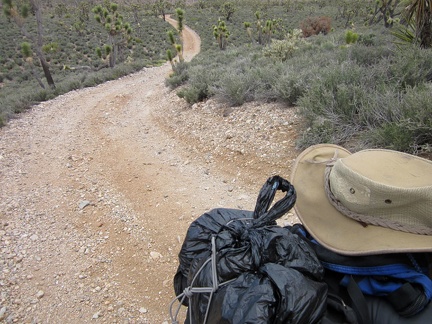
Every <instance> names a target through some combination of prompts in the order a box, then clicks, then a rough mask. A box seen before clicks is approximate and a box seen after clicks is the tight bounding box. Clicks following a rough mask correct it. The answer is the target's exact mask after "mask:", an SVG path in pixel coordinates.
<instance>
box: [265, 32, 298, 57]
mask: <svg viewBox="0 0 432 324" xmlns="http://www.w3.org/2000/svg"><path fill="white" fill-rule="evenodd" d="M304 44H305V40H304V38H303V37H302V31H301V30H300V29H294V30H293V31H291V32H289V33H288V34H287V35H286V36H285V39H283V40H277V39H276V40H273V41H272V42H271V44H270V45H269V46H267V47H265V48H264V50H263V53H264V56H268V57H270V58H273V59H275V60H277V61H281V62H285V61H286V60H288V59H289V58H291V57H292V56H293V54H294V52H295V51H296V50H298V49H299V47H300V46H302V45H304Z"/></svg>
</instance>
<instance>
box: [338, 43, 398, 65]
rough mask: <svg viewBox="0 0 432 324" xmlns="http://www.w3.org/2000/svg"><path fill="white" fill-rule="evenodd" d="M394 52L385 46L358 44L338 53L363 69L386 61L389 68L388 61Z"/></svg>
mask: <svg viewBox="0 0 432 324" xmlns="http://www.w3.org/2000/svg"><path fill="white" fill-rule="evenodd" d="M394 54H395V52H394V49H392V48H391V47H390V46H387V45H386V44H384V45H382V46H365V45H362V44H360V43H357V44H354V45H352V46H350V47H349V48H347V49H346V50H344V51H341V52H340V57H343V56H345V58H346V59H350V60H353V61H355V62H356V63H357V64H359V65H363V66H365V68H368V67H372V66H374V65H376V64H380V62H382V61H384V60H385V61H386V63H387V66H390V64H389V62H387V61H388V60H391V59H392V57H393V56H394Z"/></svg>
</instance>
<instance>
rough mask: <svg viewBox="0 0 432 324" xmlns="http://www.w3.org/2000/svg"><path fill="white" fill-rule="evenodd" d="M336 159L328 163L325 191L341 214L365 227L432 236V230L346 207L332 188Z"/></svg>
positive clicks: (325, 174)
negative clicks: (379, 227) (332, 171)
mask: <svg viewBox="0 0 432 324" xmlns="http://www.w3.org/2000/svg"><path fill="white" fill-rule="evenodd" d="M334 159H335V158H333V159H331V160H330V161H327V162H328V163H327V164H326V168H325V172H324V176H325V179H324V190H325V193H326V196H327V199H328V200H329V202H330V203H331V204H332V205H333V207H334V208H336V209H337V210H338V211H339V212H340V213H341V214H343V215H344V216H347V217H349V218H351V219H353V220H355V221H357V222H359V223H360V224H361V225H362V226H363V227H367V226H368V225H376V226H381V227H386V228H390V229H393V230H396V231H401V232H407V233H413V234H421V235H432V229H430V228H427V227H418V226H410V225H407V224H401V223H399V222H397V221H394V220H390V219H383V218H380V217H377V216H370V215H364V214H360V213H357V212H354V211H352V210H350V209H348V208H347V207H345V206H344V205H342V203H341V202H340V201H339V200H338V199H337V198H336V197H335V195H334V194H333V192H332V191H331V188H330V173H331V170H332V168H333V165H334V162H335V160H334Z"/></svg>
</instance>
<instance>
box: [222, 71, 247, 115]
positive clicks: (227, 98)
mask: <svg viewBox="0 0 432 324" xmlns="http://www.w3.org/2000/svg"><path fill="white" fill-rule="evenodd" d="M249 76H250V75H249V74H247V73H244V71H241V70H240V69H229V70H227V71H226V72H225V73H224V74H223V75H222V76H221V78H220V80H219V82H218V83H217V84H216V85H215V86H214V93H215V94H216V96H217V97H218V98H219V99H220V100H221V101H224V102H227V103H228V104H229V105H231V106H234V107H235V106H241V105H242V104H244V103H245V102H247V101H251V100H252V99H253V91H252V89H253V87H254V82H253V80H252V78H250V77H249Z"/></svg>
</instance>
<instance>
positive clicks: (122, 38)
mask: <svg viewBox="0 0 432 324" xmlns="http://www.w3.org/2000/svg"><path fill="white" fill-rule="evenodd" d="M117 9H118V5H117V4H116V3H113V2H111V3H106V6H102V5H97V6H96V7H94V8H93V10H92V11H93V12H94V13H95V19H96V21H97V22H98V23H100V24H101V25H102V26H104V28H105V30H106V31H107V33H108V42H109V44H107V46H105V54H106V55H107V56H108V58H109V65H110V67H114V66H115V64H116V60H117V55H118V51H119V46H121V45H124V44H126V43H128V42H129V41H130V40H131V39H132V38H131V36H130V35H131V33H132V28H131V26H130V24H129V23H127V22H126V23H125V22H124V21H123V16H122V15H120V14H119V13H118V11H117ZM97 52H98V55H99V54H102V53H101V52H100V51H99V50H98V51H97Z"/></svg>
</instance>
